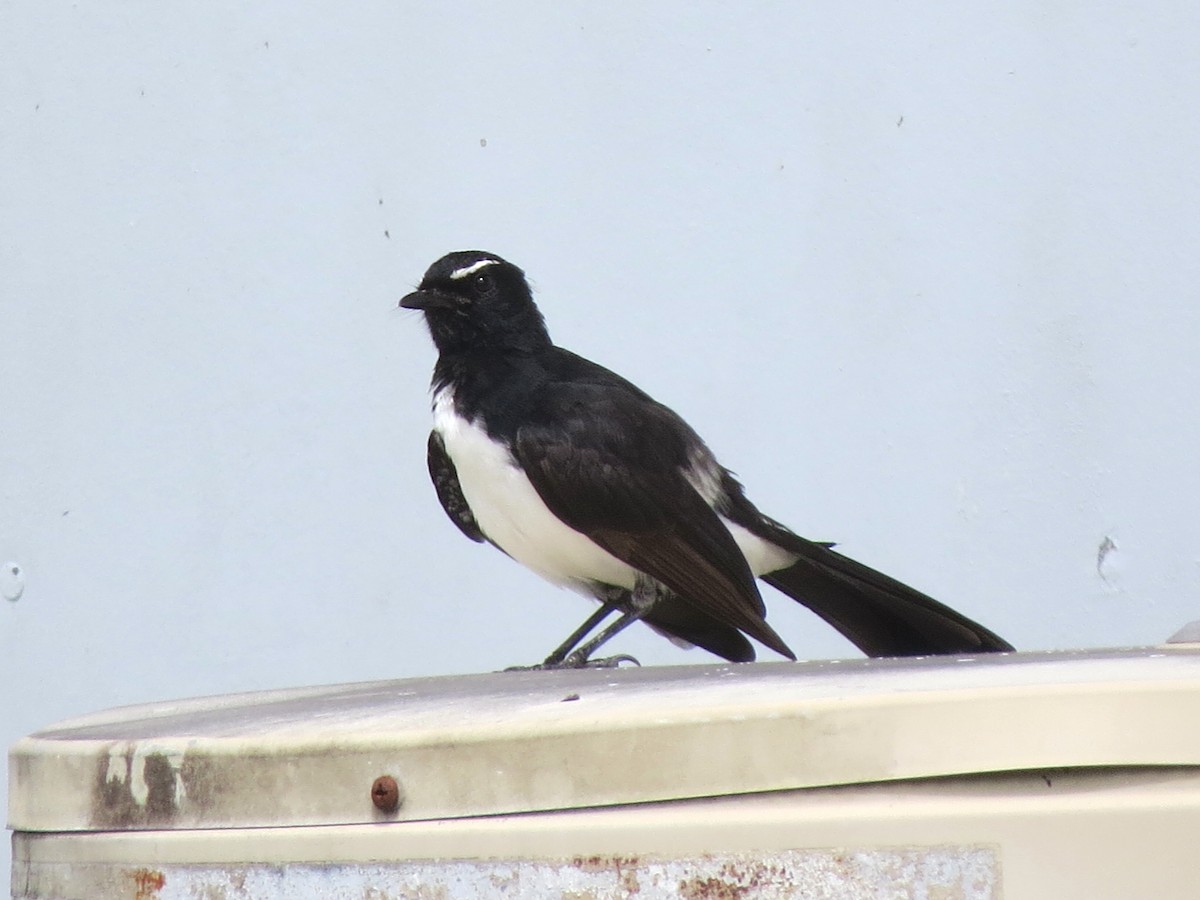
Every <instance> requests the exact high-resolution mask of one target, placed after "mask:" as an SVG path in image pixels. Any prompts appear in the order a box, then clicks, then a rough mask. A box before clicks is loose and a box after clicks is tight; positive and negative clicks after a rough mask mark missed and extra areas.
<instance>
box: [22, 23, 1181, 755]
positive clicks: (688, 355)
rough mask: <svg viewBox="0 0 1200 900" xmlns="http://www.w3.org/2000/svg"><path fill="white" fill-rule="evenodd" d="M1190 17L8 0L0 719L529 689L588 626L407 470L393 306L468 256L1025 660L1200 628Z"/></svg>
mask: <svg viewBox="0 0 1200 900" xmlns="http://www.w3.org/2000/svg"><path fill="white" fill-rule="evenodd" d="M1198 19H1200V7H1197V6H1196V4H1195V3H1193V2H1176V3H1172V2H1162V0H1159V2H1148V3H1147V2H1143V3H1137V4H1135V3H1129V4H1120V3H1093V4H1050V5H1046V4H1043V3H1034V2H1017V3H1004V4H966V5H964V4H961V3H951V2H934V3H928V2H923V3H907V2H901V3H888V4H879V3H872V4H861V5H858V6H847V5H845V4H840V5H834V4H805V5H801V4H782V3H781V4H768V3H751V4H735V5H730V4H720V3H709V4H697V3H681V2H668V3H662V4H656V5H654V6H653V8H651V9H630V8H623V7H618V6H614V5H607V6H605V5H601V4H593V5H588V4H579V3H545V4H525V5H513V4H485V3H469V4H462V5H444V4H436V5H435V4H421V5H413V4H398V3H383V2H365V3H359V4H352V5H350V6H346V5H340V6H336V7H335V6H333V5H325V6H315V5H314V6H311V7H298V6H297V5H296V4H291V3H263V4H258V5H257V6H255V7H254V8H246V7H245V6H244V5H243V4H240V3H207V4H167V5H164V4H160V3H149V2H129V3H120V4H95V3H84V4H78V5H76V4H73V3H71V4H68V3H61V2H37V3H34V2H19V3H7V4H4V5H3V6H2V7H0V92H2V93H0V104H2V105H0V116H2V118H0V153H2V157H0V160H2V166H0V212H2V217H0V229H2V231H0V279H2V281H0V291H2V294H0V401H2V402H0V413H2V415H0V430H2V434H0V562H4V563H6V565H5V567H4V569H3V570H0V589H3V590H4V591H5V592H7V593H8V594H10V595H11V594H15V593H17V591H18V590H19V588H20V584H18V581H23V583H24V588H23V593H22V594H21V596H20V597H19V599H17V600H15V601H0V679H2V681H3V688H2V692H0V703H2V704H3V706H2V710H0V713H2V714H0V720H2V732H3V733H2V734H0V739H2V741H3V743H4V744H6V745H7V744H9V743H11V742H12V741H13V740H15V739H16V738H17V737H18V736H20V735H21V734H23V733H26V732H28V731H31V730H33V729H35V728H37V727H39V726H43V725H46V724H48V723H50V722H52V721H54V720H56V719H60V718H62V717H64V716H68V715H71V714H75V713H81V712H84V711H86V710H92V709H98V708H103V707H107V706H112V705H115V704H124V703H132V702H137V701H144V700H151V699H156V698H167V697H176V696H185V695H196V694H206V693H215V692H223V691H237V690H250V689H257V688H267V687H275V686H282V685H297V684H313V683H322V682H338V681H350V680H359V679H374V678H387V677H398V676H409V675H423V674H433V673H452V672H473V671H482V670H492V669H496V668H499V667H502V666H504V665H507V664H512V663H522V662H533V661H535V660H537V659H539V658H540V657H541V656H542V655H544V654H545V653H546V652H547V651H548V650H549V649H550V648H551V647H552V646H553V645H554V644H555V643H557V641H558V640H559V639H560V638H562V637H563V636H564V635H565V634H566V633H567V632H568V631H569V630H570V629H571V628H572V627H574V626H575V625H576V624H577V623H578V622H579V621H580V619H581V618H582V617H583V615H584V614H585V613H586V612H587V606H586V604H585V603H584V602H583V601H582V600H580V599H578V598H576V597H575V596H573V595H571V594H568V593H565V592H562V591H558V590H556V589H554V588H552V587H550V586H548V585H546V584H543V583H542V582H540V581H539V580H538V579H537V578H535V577H534V576H532V575H531V574H529V573H527V572H525V571H524V570H522V569H520V568H519V567H517V566H516V565H514V564H512V563H511V562H509V561H508V560H506V559H505V558H503V557H502V556H501V555H500V554H499V553H497V552H495V551H492V550H490V549H488V548H482V547H479V546H476V545H473V544H471V543H470V542H468V541H466V540H465V539H463V538H462V537H461V535H459V534H458V532H457V531H456V530H455V529H454V527H453V526H452V525H451V524H450V523H449V522H448V521H447V520H446V519H445V517H444V516H443V514H442V511H441V509H440V508H439V507H438V505H437V502H436V500H435V498H434V495H433V491H432V489H431V488H430V486H429V484H428V482H427V477H426V472H425V462H424V443H425V435H426V432H427V428H428V400H427V396H426V386H427V382H428V377H429V371H430V367H431V365H432V362H433V350H432V347H431V345H430V343H429V340H428V337H427V335H426V333H425V329H424V326H423V324H422V322H421V320H420V317H419V316H418V315H416V314H412V313H402V312H399V311H397V310H396V309H395V306H396V302H397V300H398V299H399V298H400V296H401V295H402V294H404V293H405V292H406V291H408V290H409V289H410V288H411V287H412V286H413V285H414V284H415V283H416V281H418V280H419V278H420V276H421V273H422V272H423V271H424V269H425V268H426V266H427V265H428V264H429V263H430V262H432V261H433V260H434V259H435V258H436V257H438V256H440V255H441V254H442V253H444V252H446V251H448V250H453V249H462V248H471V247H476V248H485V249H490V250H493V251H496V252H499V253H501V254H504V255H506V256H508V257H509V258H510V259H512V260H513V261H515V262H517V263H518V264H519V265H522V266H523V267H525V268H526V270H527V271H528V272H529V274H530V276H531V278H532V279H533V280H534V282H535V284H536V286H537V288H538V289H539V294H538V296H539V298H540V300H541V303H542V307H543V309H544V311H545V313H546V316H547V319H548V321H549V324H550V327H551V331H552V334H553V335H554V336H555V337H556V339H557V340H559V341H560V342H561V343H563V344H564V345H566V346H569V347H571V348H572V349H575V350H577V351H579V352H581V353H583V354H585V355H587V356H590V357H592V358H594V359H596V360H598V361H600V362H602V363H605V364H607V365H609V366H611V367H613V368H616V369H618V370H619V371H621V372H622V373H623V374H625V375H627V376H629V377H631V378H632V379H634V380H635V381H637V382H638V383H639V384H641V385H643V386H644V387H646V388H647V389H649V390H650V391H651V392H652V393H653V394H655V395H656V396H657V397H658V398H659V399H661V400H663V401H664V402H667V403H668V404H669V405H671V406H673V407H674V408H675V409H677V410H678V411H679V412H681V413H682V414H684V415H685V416H686V417H687V418H688V419H689V420H690V421H691V422H692V423H693V424H694V425H695V426H696V427H697V428H698V429H699V430H700V432H701V433H702V434H704V435H705V436H706V437H707V438H708V440H709V443H710V444H711V445H712V447H713V448H714V450H716V452H717V453H718V455H719V456H720V458H721V459H722V460H723V461H724V462H725V463H726V464H727V465H729V466H730V467H732V468H734V469H735V470H736V471H737V472H739V473H740V475H741V476H742V478H743V480H744V481H745V482H746V484H747V485H748V486H749V489H750V493H751V496H752V497H753V498H754V499H755V500H756V501H757V502H758V503H759V505H760V506H761V507H762V508H763V509H764V510H765V511H767V512H768V513H770V514H771V515H773V516H776V517H778V518H780V519H782V520H783V521H785V522H787V523H789V524H790V525H791V526H792V527H794V528H795V529H797V530H798V531H800V532H801V533H803V534H806V535H808V536H810V537H813V538H821V539H836V540H838V541H840V542H841V544H842V548H843V550H844V551H845V552H847V553H849V554H851V555H853V556H856V557H858V558H859V559H862V560H863V561H865V562H868V563H870V564H872V565H875V566H878V567H879V568H882V569H883V570H885V571H887V572H890V573H892V574H894V575H896V576H898V577H900V578H902V579H905V580H908V581H910V582H911V583H913V584H914V585H917V586H919V587H921V588H924V589H926V590H928V591H929V592H930V593H932V594H934V595H936V596H938V597H940V598H943V599H944V600H946V601H947V602H949V603H951V604H953V605H955V606H957V607H959V608H961V609H962V610H964V611H965V612H967V613H969V614H970V615H973V616H975V617H977V618H978V619H980V620H981V621H983V622H985V623H987V624H988V625H990V626H991V627H993V628H994V629H995V630H997V631H998V632H1000V633H1001V634H1003V635H1005V636H1006V637H1008V638H1009V639H1010V640H1012V641H1013V642H1014V643H1016V644H1017V645H1018V646H1019V647H1021V648H1048V647H1081V646H1101V645H1122V644H1146V643H1153V642H1157V641H1160V640H1162V639H1164V638H1165V637H1167V636H1168V635H1169V634H1171V633H1172V632H1173V631H1174V630H1175V629H1176V628H1178V627H1179V626H1181V625H1182V624H1183V623H1184V622H1186V621H1188V620H1189V619H1195V618H1200V613H1198V601H1197V598H1198V596H1200V590H1198V588H1200V517H1198V516H1197V508H1198V506H1200V503H1198V501H1200V474H1198V471H1200V469H1198V467H1197V464H1196V452H1197V451H1196V448H1197V445H1198V443H1200V427H1198V417H1197V413H1196V389H1197V386H1198V371H1197V368H1198V364H1197V348H1198V347H1200V305H1198V303H1197V289H1196V285H1197V284H1198V283H1200V271H1198V268H1200V263H1198V262H1197V258H1198V256H1200V254H1198V252H1197V251H1198V249H1200V247H1198V241H1197V231H1198V226H1200V174H1198V171H1200V170H1198V167H1197V163H1196V161H1197V159H1198V158H1200V118H1198V117H1197V114H1196V108H1197V84H1198V78H1197V76H1198V75H1200V53H1198V52H1197V46H1198V39H1200V27H1198V24H1200V23H1198ZM1110 544H1111V545H1115V549H1113V550H1111V551H1110V552H1108V553H1107V555H1106V556H1105V557H1104V559H1103V561H1102V562H1101V560H1100V557H1101V556H1102V555H1103V554H1102V553H1101V548H1102V547H1103V546H1108V545H1110ZM12 565H15V566H17V567H18V568H19V569H20V572H21V575H20V577H19V578H18V577H17V576H13V575H12V573H11V567H12ZM768 604H769V606H770V608H771V620H772V622H773V623H775V625H776V627H777V628H778V630H779V631H780V632H781V633H782V634H783V635H784V637H785V638H786V639H787V640H788V641H789V642H790V643H791V644H792V646H793V647H794V648H795V649H796V650H797V651H798V652H799V653H800V654H801V656H805V657H819V656H830V655H840V654H846V653H851V652H853V651H852V649H851V648H850V647H849V645H847V644H846V643H845V642H843V641H842V640H841V639H840V638H838V637H837V636H836V635H834V634H833V633H832V631H831V630H830V629H828V628H827V627H826V626H824V625H822V624H821V623H819V622H817V621H816V620H815V619H813V618H812V617H811V616H810V615H808V614H807V613H805V612H803V611H802V610H801V609H800V608H798V607H796V606H795V605H794V604H792V603H791V602H790V601H788V600H786V599H785V598H782V597H780V596H778V595H772V596H769V597H768ZM617 649H620V650H624V651H628V652H632V653H634V654H636V655H638V656H639V657H641V659H642V660H643V662H645V663H653V664H659V663H700V662H706V661H710V660H711V659H712V658H711V657H708V656H707V655H705V654H704V653H703V652H702V651H693V652H691V653H685V652H683V651H680V650H678V649H676V648H674V647H672V646H671V645H670V644H668V643H666V642H664V641H662V640H661V639H659V638H656V637H655V636H653V635H652V634H650V633H649V632H645V631H642V632H641V633H638V634H633V633H631V634H629V635H628V636H627V637H626V638H624V639H622V641H621V642H620V644H619V647H617ZM764 656H770V654H769V653H764Z"/></svg>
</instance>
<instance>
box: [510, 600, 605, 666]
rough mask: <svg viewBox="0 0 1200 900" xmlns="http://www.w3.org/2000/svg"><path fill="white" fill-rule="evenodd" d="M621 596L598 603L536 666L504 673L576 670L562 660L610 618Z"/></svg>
mask: <svg viewBox="0 0 1200 900" xmlns="http://www.w3.org/2000/svg"><path fill="white" fill-rule="evenodd" d="M623 594H624V592H623V591H622V592H620V593H616V592H614V593H613V595H612V596H611V597H609V598H608V599H605V600H602V601H601V603H600V607H599V608H598V609H597V610H596V611H595V612H594V613H592V614H591V615H590V616H588V617H587V620H586V621H585V622H584V623H583V624H582V625H580V626H579V627H578V628H576V629H575V630H574V631H572V632H571V636H570V637H568V638H567V639H566V640H565V641H563V642H562V643H561V644H559V645H558V648H557V649H555V651H554V652H553V653H551V654H550V655H549V656H547V657H546V658H545V659H544V660H543V661H542V662H540V663H538V664H537V665H533V666H509V667H508V668H507V669H505V670H504V671H505V672H528V671H530V670H534V669H565V668H578V667H577V666H575V667H568V666H566V665H565V664H564V663H563V660H564V659H566V658H567V654H569V653H570V652H571V651H572V650H573V649H574V648H575V645H576V644H578V643H579V642H580V641H582V640H583V639H584V638H585V637H587V636H588V635H589V634H591V633H592V631H593V630H595V628H596V626H598V625H599V624H600V623H601V622H603V621H604V620H605V619H606V618H608V616H610V615H611V614H612V613H613V611H615V610H616V609H617V608H618V604H619V601H620V598H621V596H622V595H623Z"/></svg>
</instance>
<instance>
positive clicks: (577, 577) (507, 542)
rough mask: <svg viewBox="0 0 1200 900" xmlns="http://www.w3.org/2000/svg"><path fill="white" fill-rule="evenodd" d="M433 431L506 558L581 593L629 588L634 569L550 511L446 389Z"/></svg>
mask: <svg viewBox="0 0 1200 900" xmlns="http://www.w3.org/2000/svg"><path fill="white" fill-rule="evenodd" d="M433 429H434V431H436V432H437V433H438V434H439V435H441V438H442V441H443V442H444V443H445V445H446V453H447V454H449V456H450V459H451V460H452V461H453V463H454V468H455V469H456V470H457V472H458V482H459V485H460V486H461V487H462V492H463V497H465V498H466V501H467V503H468V504H469V505H470V507H471V512H472V513H473V514H474V516H475V521H476V522H478V523H479V528H480V529H481V530H482V531H483V533H484V534H485V535H487V537H488V538H489V539H490V540H491V541H492V542H494V543H495V544H496V545H497V546H498V547H500V548H501V549H502V550H504V552H505V553H507V554H508V555H509V556H511V557H512V558H513V559H515V560H516V561H517V562H519V563H521V564H523V565H525V566H527V567H528V568H530V569H532V570H533V571H534V572H536V573H537V574H539V575H541V576H542V577H543V578H545V579H546V580H548V581H552V582H554V583H555V584H560V585H564V586H566V587H571V588H575V589H577V590H578V589H582V590H584V592H585V593H590V592H588V591H587V589H586V583H587V582H591V581H598V582H602V583H604V584H612V585H618V586H621V587H625V588H632V587H633V583H634V578H635V575H636V573H635V571H634V570H633V568H631V567H630V566H628V565H626V564H625V563H623V562H621V561H620V560H619V559H617V558H616V557H615V556H613V555H612V554H611V553H609V552H608V551H606V550H604V549H602V548H601V547H599V546H597V545H596V544H594V543H593V542H592V541H591V540H590V539H588V538H587V537H585V536H584V535H583V534H581V533H580V532H578V531H576V530H575V529H573V528H570V527H568V526H567V525H564V524H563V523H562V522H561V521H560V520H559V519H558V517H557V516H555V515H554V513H552V512H550V510H549V509H548V508H547V507H546V504H545V503H543V502H542V498H541V497H539V496H538V493H537V491H536V490H534V487H533V485H532V484H531V483H530V481H529V478H528V477H527V476H526V475H525V473H524V472H523V471H522V470H521V467H520V466H518V465H517V463H516V461H515V460H514V459H513V458H512V454H510V453H509V451H508V449H507V448H506V447H504V446H503V445H502V444H499V443H498V442H496V441H494V440H492V438H491V437H490V436H489V435H488V433H487V432H486V431H485V430H484V428H483V426H482V424H481V423H479V422H472V421H468V420H467V419H464V418H463V417H462V416H460V415H459V414H458V412H457V411H456V410H455V408H454V393H453V391H452V390H451V389H449V388H443V389H442V390H440V391H438V392H437V394H436V395H435V396H434V401H433Z"/></svg>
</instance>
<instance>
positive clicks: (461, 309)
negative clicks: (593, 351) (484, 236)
mask: <svg viewBox="0 0 1200 900" xmlns="http://www.w3.org/2000/svg"><path fill="white" fill-rule="evenodd" d="M400 305H401V306H402V307H404V308H405V309H419V310H421V311H422V312H423V313H425V322H426V324H427V325H428V326H429V333H430V334H431V335H432V336H433V342H434V343H435V344H436V345H437V348H438V352H439V353H456V352H464V351H471V350H519V351H520V350H524V351H530V350H538V349H541V348H543V347H547V346H549V345H550V335H549V334H548V333H547V332H546V324H545V322H544V321H543V320H542V314H541V313H540V312H538V308H537V306H536V305H535V304H534V302H533V295H532V293H531V292H530V290H529V283H528V282H527V281H526V280H525V273H524V272H522V271H521V270H520V269H518V268H517V267H516V266H514V265H513V264H512V263H510V262H507V261H505V260H503V259H501V258H500V257H499V256H497V255H496V254H495V253H485V252H484V251H482V250H460V251H458V252H457V253H448V254H446V255H445V256H443V257H442V258H441V259H439V260H438V261H437V262H435V263H434V264H433V265H432V266H430V267H429V271H427V272H426V273H425V277H424V278H422V279H421V285H420V287H418V288H417V290H415V291H414V292H413V293H411V294H409V295H408V296H407V297H405V298H404V299H403V300H401V301H400Z"/></svg>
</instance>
